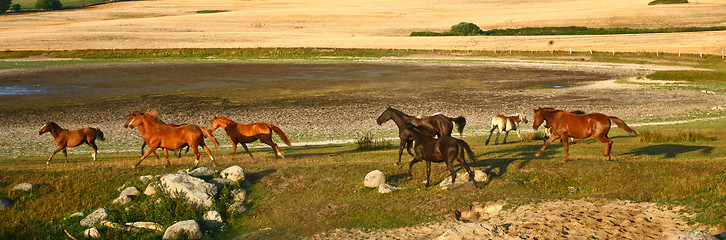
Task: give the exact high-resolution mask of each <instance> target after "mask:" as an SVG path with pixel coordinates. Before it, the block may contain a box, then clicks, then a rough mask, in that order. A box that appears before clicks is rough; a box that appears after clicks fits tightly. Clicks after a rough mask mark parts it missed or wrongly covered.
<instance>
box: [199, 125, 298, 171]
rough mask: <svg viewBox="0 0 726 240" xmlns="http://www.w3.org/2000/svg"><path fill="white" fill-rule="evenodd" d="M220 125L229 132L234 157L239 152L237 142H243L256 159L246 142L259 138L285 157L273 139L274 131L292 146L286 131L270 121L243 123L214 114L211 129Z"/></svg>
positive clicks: (228, 136) (253, 158)
mask: <svg viewBox="0 0 726 240" xmlns="http://www.w3.org/2000/svg"><path fill="white" fill-rule="evenodd" d="M219 127H221V128H223V129H224V131H225V132H227V138H228V139H229V141H231V142H232V159H234V155H235V154H236V153H237V143H241V144H242V147H244V148H245V151H247V153H248V154H249V155H250V158H252V160H255V157H253V156H252V153H251V152H250V150H249V149H248V148H247V144H246V143H251V142H254V141H257V139H259V140H260V142H263V143H265V144H267V145H270V147H272V149H273V150H275V153H276V154H277V156H280V157H282V158H285V156H283V155H282V153H281V152H280V149H279V148H278V147H277V144H276V143H275V142H273V141H272V132H275V133H277V135H278V136H280V138H281V139H282V141H283V142H285V144H287V145H288V146H290V140H288V139H287V136H285V133H284V132H282V130H280V128H279V127H277V126H275V125H272V124H269V123H263V122H256V123H249V124H243V123H236V122H234V121H232V120H230V119H229V118H226V117H218V116H214V118H212V124H211V125H209V130H210V131H214V130H216V129H217V128H219Z"/></svg>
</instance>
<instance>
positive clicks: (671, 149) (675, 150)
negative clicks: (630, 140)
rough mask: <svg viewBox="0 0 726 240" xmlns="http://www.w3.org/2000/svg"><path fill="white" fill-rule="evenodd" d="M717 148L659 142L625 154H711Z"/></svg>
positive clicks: (669, 156) (673, 156)
mask: <svg viewBox="0 0 726 240" xmlns="http://www.w3.org/2000/svg"><path fill="white" fill-rule="evenodd" d="M714 149H715V148H714V147H710V146H689V145H680V144H658V145H651V146H646V147H641V148H637V149H633V150H631V151H630V152H627V153H624V154H623V155H632V156H636V157H637V156H643V155H648V156H661V155H663V157H664V158H675V157H676V156H678V154H683V153H688V152H696V151H700V152H702V153H703V154H711V153H712V152H713V150H714Z"/></svg>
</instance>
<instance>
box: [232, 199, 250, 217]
mask: <svg viewBox="0 0 726 240" xmlns="http://www.w3.org/2000/svg"><path fill="white" fill-rule="evenodd" d="M248 210H249V208H247V205H245V204H244V203H243V202H234V203H232V205H229V208H228V209H227V211H228V212H229V213H230V214H232V215H241V214H243V213H246V212H247V211H248Z"/></svg>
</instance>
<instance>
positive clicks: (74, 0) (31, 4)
mask: <svg viewBox="0 0 726 240" xmlns="http://www.w3.org/2000/svg"><path fill="white" fill-rule="evenodd" d="M122 1H123V0H122ZM35 2H36V1H35V0H13V3H14V4H15V3H17V4H20V6H21V9H24V10H35ZM110 2H114V0H61V3H62V4H63V8H78V7H84V6H90V5H97V4H104V3H110Z"/></svg>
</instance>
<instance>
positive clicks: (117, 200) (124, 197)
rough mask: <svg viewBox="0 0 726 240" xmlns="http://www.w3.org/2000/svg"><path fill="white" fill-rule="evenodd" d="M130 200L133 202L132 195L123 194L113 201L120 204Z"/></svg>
mask: <svg viewBox="0 0 726 240" xmlns="http://www.w3.org/2000/svg"><path fill="white" fill-rule="evenodd" d="M130 202H131V197H129V196H126V195H121V196H119V197H118V198H116V199H114V200H113V202H112V203H113V204H118V205H126V204H127V203H130Z"/></svg>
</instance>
